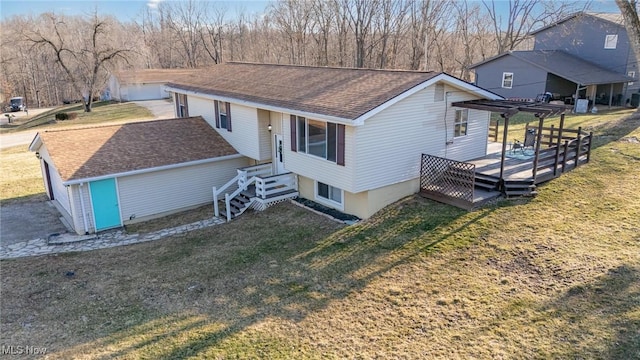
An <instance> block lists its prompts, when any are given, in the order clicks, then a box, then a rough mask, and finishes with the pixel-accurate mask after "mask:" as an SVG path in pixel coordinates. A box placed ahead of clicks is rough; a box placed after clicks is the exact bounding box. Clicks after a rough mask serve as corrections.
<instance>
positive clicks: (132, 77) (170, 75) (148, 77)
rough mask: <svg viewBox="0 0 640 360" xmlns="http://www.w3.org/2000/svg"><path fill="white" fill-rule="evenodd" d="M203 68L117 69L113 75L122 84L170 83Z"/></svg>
mask: <svg viewBox="0 0 640 360" xmlns="http://www.w3.org/2000/svg"><path fill="white" fill-rule="evenodd" d="M200 70H201V69H143V70H122V71H116V72H114V73H113V75H114V76H115V77H116V78H118V81H119V82H120V84H151V83H161V84H164V83H168V82H170V81H173V80H175V79H180V78H182V77H185V76H188V75H191V74H193V73H195V72H198V71H200Z"/></svg>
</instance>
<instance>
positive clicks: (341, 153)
mask: <svg viewBox="0 0 640 360" xmlns="http://www.w3.org/2000/svg"><path fill="white" fill-rule="evenodd" d="M344 133H345V127H344V124H338V150H337V151H336V164H338V165H342V166H344V138H345V134H344Z"/></svg>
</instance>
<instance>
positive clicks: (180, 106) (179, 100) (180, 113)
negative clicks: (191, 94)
mask: <svg viewBox="0 0 640 360" xmlns="http://www.w3.org/2000/svg"><path fill="white" fill-rule="evenodd" d="M176 116H177V117H179V118H185V117H189V107H188V105H187V95H186V94H176Z"/></svg>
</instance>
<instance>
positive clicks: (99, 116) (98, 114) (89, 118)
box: [7, 101, 153, 132]
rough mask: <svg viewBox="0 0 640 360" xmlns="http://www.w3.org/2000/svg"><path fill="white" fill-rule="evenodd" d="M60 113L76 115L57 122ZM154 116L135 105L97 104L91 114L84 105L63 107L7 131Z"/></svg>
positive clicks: (150, 117)
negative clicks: (71, 118) (56, 117)
mask: <svg viewBox="0 0 640 360" xmlns="http://www.w3.org/2000/svg"><path fill="white" fill-rule="evenodd" d="M59 112H67V113H76V114H77V116H78V117H77V118H76V119H74V120H64V121H56V119H55V115H56V114H57V113H59ZM152 118H153V114H152V113H151V112H150V111H149V110H148V109H147V108H145V107H142V106H138V105H136V104H135V103H132V102H128V103H112V102H107V101H101V102H96V103H94V104H93V106H92V110H91V112H88V113H87V112H84V106H83V105H82V104H72V105H65V106H61V107H58V108H55V109H52V110H49V111H47V112H44V113H42V114H39V115H36V116H33V117H32V118H31V119H29V121H27V122H24V123H22V124H20V125H18V126H15V127H13V128H11V129H10V130H7V131H8V132H12V131H23V130H33V129H37V130H40V129H54V128H67V127H72V126H77V125H94V124H100V123H107V122H122V121H127V120H144V119H152Z"/></svg>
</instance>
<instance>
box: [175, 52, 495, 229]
mask: <svg viewBox="0 0 640 360" xmlns="http://www.w3.org/2000/svg"><path fill="white" fill-rule="evenodd" d="M166 90H167V91H169V92H171V93H173V96H174V102H175V110H176V116H177V117H188V116H194V115H196V116H201V117H202V118H204V119H205V120H206V121H207V122H208V123H209V125H210V126H211V128H212V129H215V131H217V132H218V134H220V136H221V137H222V138H224V139H225V140H226V141H227V142H228V143H229V144H230V145H231V146H232V147H233V148H234V149H235V150H236V151H237V152H238V153H239V154H241V155H242V156H244V157H245V159H246V161H247V162H250V163H255V164H258V165H257V166H258V167H259V169H258V168H256V169H254V170H255V172H254V175H253V176H252V174H251V173H247V172H248V171H250V170H248V169H245V170H243V171H242V172H239V174H238V177H237V178H236V180H238V184H239V186H241V187H242V186H245V185H251V184H253V185H255V186H256V192H262V194H263V196H262V198H265V197H268V193H269V191H267V190H264V187H265V186H268V185H265V184H267V183H268V182H269V181H271V182H272V183H275V184H280V185H277V186H274V188H273V189H272V191H273V192H277V191H279V190H282V189H289V188H292V187H295V190H296V194H299V195H300V196H301V197H304V198H307V199H311V200H313V201H316V202H317V203H320V204H322V205H325V206H327V207H330V208H333V209H337V210H339V211H342V212H345V213H348V214H352V215H356V216H358V217H360V218H368V217H370V216H371V215H373V214H374V213H375V212H377V211H379V210H380V209H382V208H384V207H385V206H387V205H389V204H391V203H393V202H395V201H397V200H399V199H401V198H403V197H405V196H408V195H411V194H414V193H417V192H418V190H419V182H420V181H419V176H420V159H421V154H423V153H424V154H430V155H434V156H439V157H445V158H449V159H454V160H459V161H465V160H469V159H474V158H478V157H481V156H484V155H486V153H487V133H488V127H489V118H490V112H488V111H483V110H476V109H466V108H458V107H455V106H452V103H455V102H463V101H467V100H475V99H487V100H497V99H501V97H500V96H499V95H497V94H495V93H493V92H491V91H487V90H485V89H482V88H480V87H478V86H475V85H473V84H470V83H467V82H465V81H462V80H460V79H458V78H455V77H453V76H451V75H448V74H446V73H437V72H419V71H395V70H371V69H353V68H330V67H311V66H294V65H273V64H255V63H234V62H231V63H225V64H219V65H216V66H213V67H211V68H209V69H206V70H201V71H199V72H197V73H195V74H190V75H185V76H182V77H178V78H175V79H174V80H173V81H172V82H170V83H168V84H167V86H166ZM245 171H246V172H245ZM258 172H260V173H258ZM230 179H231V180H233V179H232V178H230ZM283 182H286V183H287V185H283ZM278 186H279V187H278ZM225 191H226V190H225V189H224V188H218V189H216V190H214V193H216V194H219V195H220V196H221V198H222V196H225V198H226V202H225V204H226V208H227V218H230V216H229V210H228V209H229V207H230V201H229V199H235V196H237V195H238V194H237V191H236V192H233V193H231V194H230V191H229V192H225ZM224 194H226V195H224ZM249 196H251V195H249ZM216 197H217V195H216ZM257 197H258V198H260V196H257ZM246 201H250V200H246ZM232 202H233V200H232ZM236 205H237V206H240V205H238V204H236Z"/></svg>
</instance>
